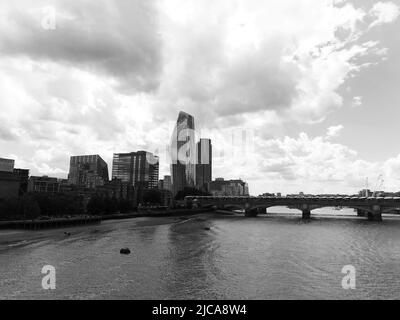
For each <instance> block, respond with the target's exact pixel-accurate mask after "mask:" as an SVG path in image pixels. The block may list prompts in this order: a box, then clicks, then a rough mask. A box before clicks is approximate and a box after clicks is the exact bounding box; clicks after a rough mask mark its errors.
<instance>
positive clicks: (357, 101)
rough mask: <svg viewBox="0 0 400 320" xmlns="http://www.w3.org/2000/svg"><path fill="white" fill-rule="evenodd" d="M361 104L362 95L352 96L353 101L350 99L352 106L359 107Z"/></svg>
mask: <svg viewBox="0 0 400 320" xmlns="http://www.w3.org/2000/svg"><path fill="white" fill-rule="evenodd" d="M361 105H362V97H359V96H357V97H353V101H352V106H353V107H359V106H361Z"/></svg>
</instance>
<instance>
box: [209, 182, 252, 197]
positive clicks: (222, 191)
mask: <svg viewBox="0 0 400 320" xmlns="http://www.w3.org/2000/svg"><path fill="white" fill-rule="evenodd" d="M208 191H209V192H210V193H211V194H212V195H213V196H216V197H221V196H229V197H239V196H248V195H249V187H248V184H247V183H246V182H244V181H242V180H224V179H223V178H217V179H216V180H215V181H211V182H209V183H208Z"/></svg>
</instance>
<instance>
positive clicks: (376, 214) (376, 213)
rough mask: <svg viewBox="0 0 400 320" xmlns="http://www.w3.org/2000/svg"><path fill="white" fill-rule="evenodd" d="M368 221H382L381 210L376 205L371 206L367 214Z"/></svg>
mask: <svg viewBox="0 0 400 320" xmlns="http://www.w3.org/2000/svg"><path fill="white" fill-rule="evenodd" d="M368 220H369V221H382V209H381V207H380V206H378V205H374V206H372V212H368Z"/></svg>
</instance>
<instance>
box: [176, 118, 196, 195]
mask: <svg viewBox="0 0 400 320" xmlns="http://www.w3.org/2000/svg"><path fill="white" fill-rule="evenodd" d="M194 130H195V126H194V118H193V116H191V115H190V114H188V113H186V112H183V111H181V112H179V116H178V120H177V122H176V126H175V129H174V132H173V134H172V138H171V146H170V152H171V173H172V190H173V194H174V195H176V194H177V193H178V192H179V191H181V190H183V189H184V188H185V187H195V186H196V143H195V138H196V137H195V132H194Z"/></svg>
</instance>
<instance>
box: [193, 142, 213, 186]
mask: <svg viewBox="0 0 400 320" xmlns="http://www.w3.org/2000/svg"><path fill="white" fill-rule="evenodd" d="M196 153H197V162H196V186H197V188H198V189H201V190H204V191H206V190H207V188H208V183H209V182H211V181H212V145H211V140H210V139H200V141H199V142H198V143H197V148H196Z"/></svg>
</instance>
